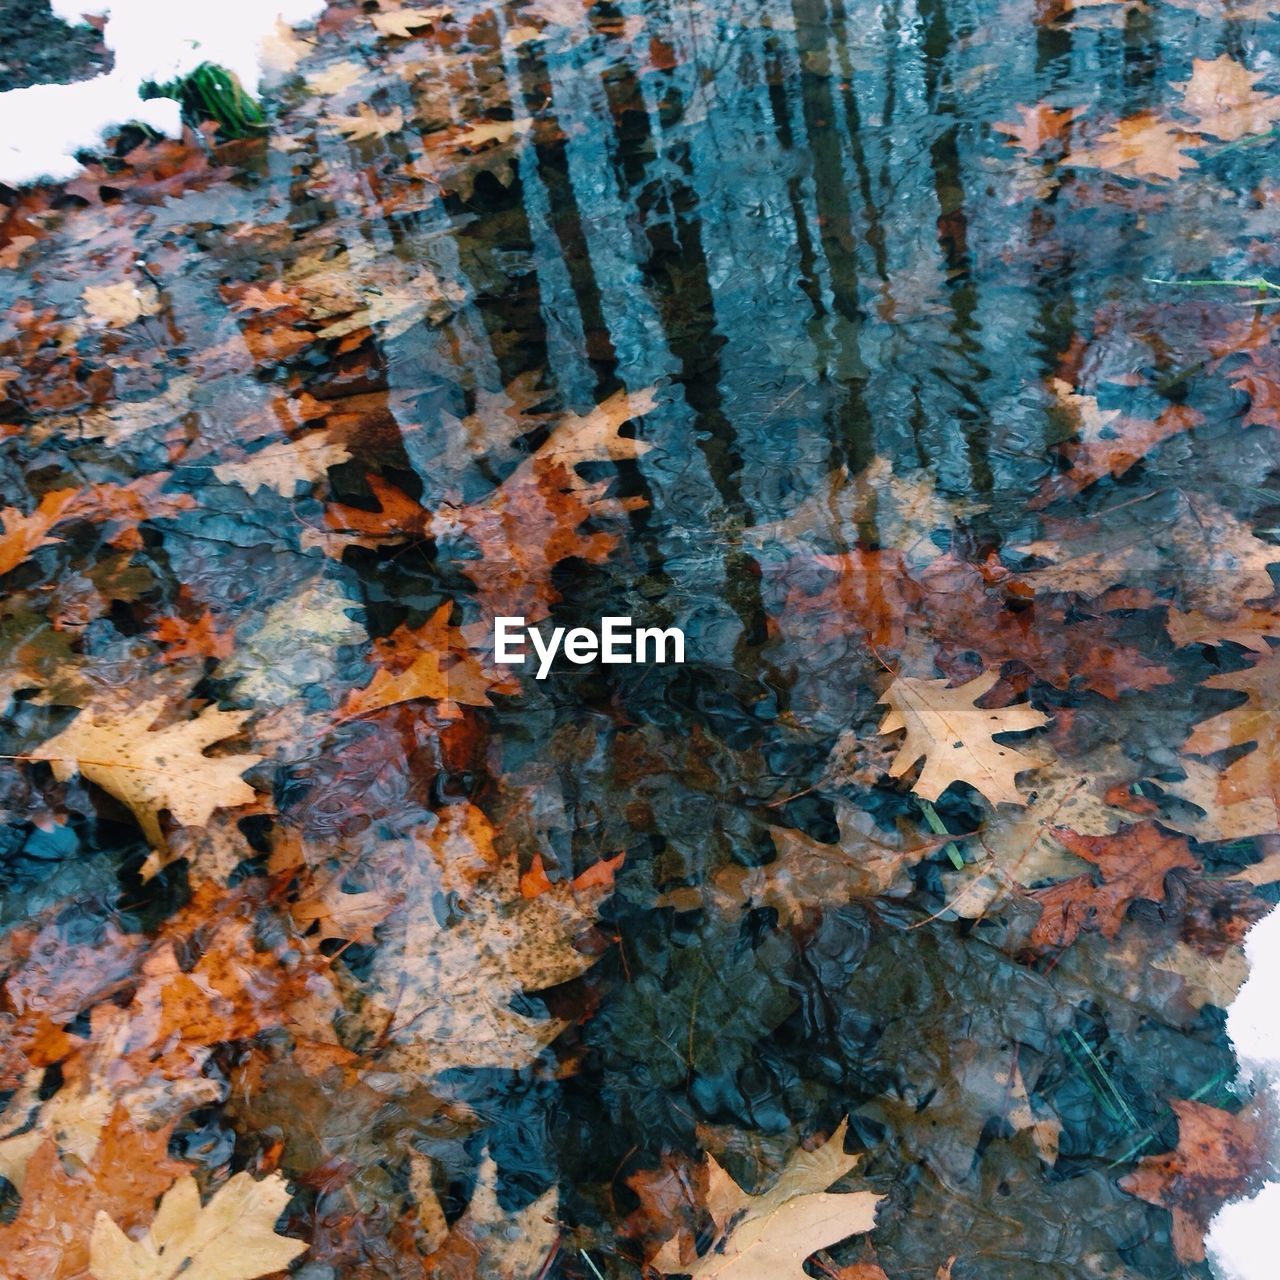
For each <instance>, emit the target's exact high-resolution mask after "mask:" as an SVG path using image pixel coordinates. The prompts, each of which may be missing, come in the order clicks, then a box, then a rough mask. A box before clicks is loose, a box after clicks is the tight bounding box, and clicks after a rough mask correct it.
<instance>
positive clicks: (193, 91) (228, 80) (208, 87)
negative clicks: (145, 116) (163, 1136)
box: [142, 62, 267, 138]
mask: <svg viewBox="0 0 1280 1280" xmlns="http://www.w3.org/2000/svg"><path fill="white" fill-rule="evenodd" d="M142 96H143V97H144V98H172V99H173V100H174V101H175V102H178V103H180V104H181V106H182V112H183V115H184V116H186V117H187V118H188V119H189V120H190V121H191V122H192V123H194V124H203V123H205V122H206V121H209V120H212V121H213V122H214V123H215V124H216V125H217V126H218V128H219V130H220V131H221V132H222V133H223V134H224V135H225V136H226V137H228V138H248V137H253V136H254V135H256V134H260V133H263V132H265V131H266V128H267V116H266V112H264V111H263V109H262V105H261V103H259V102H258V100H257V99H256V98H254V97H253V95H252V94H250V93H247V92H246V91H245V88H244V86H243V85H242V84H241V83H240V80H239V78H238V77H237V76H236V74H235V73H234V72H232V71H228V70H227V69H226V68H225V67H219V66H217V65H216V64H215V63H212V62H202V63H201V64H200V65H199V66H198V67H197V68H196V69H195V70H194V71H193V72H192V73H191V74H190V75H188V76H179V77H178V78H177V79H175V80H170V81H168V82H167V83H166V84H155V83H151V84H146V85H143V87H142Z"/></svg>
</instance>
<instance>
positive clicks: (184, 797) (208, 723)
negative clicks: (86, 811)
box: [31, 698, 262, 849]
mask: <svg viewBox="0 0 1280 1280" xmlns="http://www.w3.org/2000/svg"><path fill="white" fill-rule="evenodd" d="M164 704H165V700H164V699H163V698H152V699H150V700H149V701H147V702H144V703H142V704H141V705H139V706H136V707H132V708H127V707H117V706H110V705H106V704H102V705H95V706H91V707H86V708H85V710H83V711H81V712H80V714H79V715H78V716H77V717H76V718H75V719H74V720H73V721H72V722H71V724H70V726H68V727H67V728H66V729H64V730H63V731H62V732H61V733H60V734H58V735H56V736H55V737H53V738H50V739H49V741H48V742H46V743H44V744H43V745H42V746H39V747H37V748H36V749H35V750H34V751H33V752H32V753H31V759H33V760H47V761H49V762H50V764H51V765H52V767H53V773H54V776H55V777H56V778H58V779H59V780H62V781H65V780H66V779H67V778H69V777H71V776H72V774H74V773H76V772H79V773H80V774H82V775H83V776H84V777H85V778H86V779H87V780H88V781H90V782H94V783H96V784H97V785H98V786H100V787H101V788H102V789H103V790H104V791H108V792H110V793H111V794H112V795H113V796H115V797H116V799H118V800H120V801H122V802H123V803H124V804H126V805H128V807H129V808H130V809H132V810H133V813H134V816H135V817H136V818H137V819H138V824H139V826H141V827H142V830H143V832H144V834H145V835H146V837H147V839H148V840H149V841H150V842H151V844H152V846H153V847H155V848H157V849H163V848H164V847H165V839H164V835H163V834H162V832H161V830H160V814H161V813H162V812H167V813H169V814H170V815H172V817H173V819H174V821H176V822H178V823H180V824H182V825H186V826H202V825H203V824H204V823H206V822H208V821H209V818H210V816H211V815H212V813H213V811H214V810H215V809H217V808H219V807H222V806H226V807H230V808H234V807H236V806H237V805H244V804H250V803H252V802H253V800H254V799H255V798H256V797H255V793H254V790H253V788H252V787H251V786H249V784H248V783H247V782H245V781H244V780H243V779H242V778H241V776H240V775H241V774H242V773H243V772H244V771H245V770H246V769H247V768H249V766H250V765H253V764H257V762H258V761H259V760H260V759H261V758H262V757H261V756H255V755H235V756H207V755H205V754H204V753H205V750H206V749H207V748H208V747H210V746H212V745H213V744H214V743H216V742H219V741H220V740H221V739H223V738H228V737H230V736H231V735H232V734H235V733H238V732H239V730H240V727H241V725H243V724H244V722H245V720H246V719H247V718H248V715H249V713H248V712H247V711H219V710H218V709H217V708H215V707H205V708H204V710H203V711H201V712H200V714H199V715H198V716H196V717H195V719H193V720H187V721H183V722H180V723H178V724H171V725H167V726H165V727H164V728H163V729H153V728H152V727H151V726H152V725H153V724H154V722H155V720H156V719H157V718H158V717H159V716H160V714H161V712H162V710H163V708H164Z"/></svg>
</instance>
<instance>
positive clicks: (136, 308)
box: [84, 280, 160, 329]
mask: <svg viewBox="0 0 1280 1280" xmlns="http://www.w3.org/2000/svg"><path fill="white" fill-rule="evenodd" d="M84 309H85V312H86V313H87V314H88V315H90V316H91V317H92V318H93V319H95V320H100V321H101V322H102V323H103V324H105V325H108V326H110V327H111V328H113V329H118V328H122V327H123V326H125V325H128V324H132V323H133V322H134V321H135V320H139V319H141V318H142V317H143V316H153V315H155V314H156V312H157V311H159V310H160V295H159V293H158V292H157V291H156V288H155V286H154V285H150V284H146V285H142V286H141V287H139V286H137V285H134V284H130V283H129V282H128V281H127V280H122V281H120V283H119V284H108V285H92V284H91V285H86V286H85V290H84Z"/></svg>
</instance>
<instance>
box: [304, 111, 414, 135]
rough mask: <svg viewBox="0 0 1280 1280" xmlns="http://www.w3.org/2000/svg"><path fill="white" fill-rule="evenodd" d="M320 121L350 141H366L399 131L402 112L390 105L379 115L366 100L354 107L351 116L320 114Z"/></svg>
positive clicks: (402, 116) (401, 122) (401, 124)
mask: <svg viewBox="0 0 1280 1280" xmlns="http://www.w3.org/2000/svg"><path fill="white" fill-rule="evenodd" d="M320 123H321V124H323V125H326V126H327V127H328V128H330V129H335V130H337V132H338V133H340V134H342V136H343V137H344V138H346V139H347V140H348V141H350V142H367V141H368V140H370V139H371V138H385V137H386V136H387V134H389V133H399V131H400V130H401V129H403V128H404V112H403V111H401V110H400V108H399V107H392V108H391V110H390V111H388V112H387V114H386V115H384V116H380V115H379V114H378V113H377V112H376V111H375V110H374V109H373V108H372V107H371V106H370V105H369V104H368V103H367V102H362V103H361V104H360V105H359V106H358V107H357V108H356V114H355V115H353V116H321V117H320Z"/></svg>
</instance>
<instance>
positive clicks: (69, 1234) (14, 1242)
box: [0, 1108, 187, 1280]
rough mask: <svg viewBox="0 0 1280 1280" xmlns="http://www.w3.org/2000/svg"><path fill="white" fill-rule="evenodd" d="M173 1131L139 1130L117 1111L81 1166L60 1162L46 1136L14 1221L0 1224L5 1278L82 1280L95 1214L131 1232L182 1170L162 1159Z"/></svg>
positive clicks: (0, 1254) (0, 1260)
mask: <svg viewBox="0 0 1280 1280" xmlns="http://www.w3.org/2000/svg"><path fill="white" fill-rule="evenodd" d="M172 1130H173V1126H172V1125H171V1124H170V1125H165V1126H163V1127H160V1128H157V1129H155V1130H147V1129H144V1128H140V1127H139V1126H138V1125H137V1124H136V1123H135V1122H134V1121H133V1119H132V1118H131V1117H130V1116H128V1114H127V1113H126V1112H125V1111H124V1110H123V1108H117V1109H116V1110H115V1111H114V1112H113V1113H112V1115H111V1117H110V1119H109V1120H108V1121H107V1123H106V1125H105V1126H104V1127H103V1128H102V1131H101V1138H100V1142H99V1143H98V1146H97V1149H96V1151H95V1153H94V1158H93V1159H92V1161H89V1162H87V1163H85V1162H81V1161H80V1160H78V1159H76V1158H74V1157H71V1158H64V1157H63V1156H62V1155H61V1154H60V1152H59V1149H58V1144H57V1143H56V1142H55V1141H54V1140H53V1139H52V1138H46V1139H45V1140H44V1141H43V1142H42V1143H41V1144H40V1145H39V1146H38V1147H37V1148H36V1150H35V1151H34V1153H33V1154H32V1156H31V1158H30V1161H29V1163H28V1164H27V1167H26V1177H25V1180H24V1182H23V1187H22V1205H21V1208H20V1209H19V1210H18V1214H17V1216H16V1217H15V1218H14V1220H13V1221H12V1223H10V1224H9V1225H7V1226H0V1271H2V1272H3V1274H4V1276H5V1277H6V1280H8V1278H9V1277H12V1278H13V1280H84V1278H85V1277H86V1276H87V1275H88V1267H89V1257H90V1238H91V1234H92V1231H93V1224H94V1218H95V1215H96V1214H97V1213H99V1212H107V1213H110V1214H112V1215H113V1216H114V1217H116V1218H118V1219H120V1220H121V1221H122V1222H125V1223H127V1224H128V1225H129V1226H131V1227H132V1226H134V1225H136V1224H137V1223H138V1222H139V1221H141V1220H143V1219H144V1218H145V1215H146V1214H147V1213H148V1212H149V1211H150V1208H151V1206H152V1204H153V1203H154V1201H155V1197H156V1196H158V1195H159V1194H160V1193H161V1192H162V1191H164V1190H165V1189H166V1188H167V1187H169V1186H170V1185H171V1184H172V1183H173V1180H174V1178H176V1177H178V1176H179V1175H180V1174H183V1173H185V1172H186V1169H187V1166H186V1165H184V1164H181V1163H179V1162H178V1161H176V1160H173V1159H171V1158H170V1157H169V1154H168V1145H169V1139H170V1136H171V1134H172ZM130 1280H138V1277H136V1276H131V1277H130Z"/></svg>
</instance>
